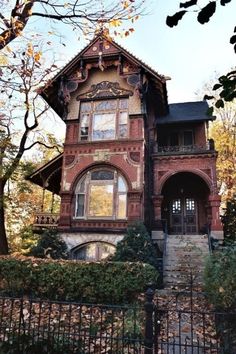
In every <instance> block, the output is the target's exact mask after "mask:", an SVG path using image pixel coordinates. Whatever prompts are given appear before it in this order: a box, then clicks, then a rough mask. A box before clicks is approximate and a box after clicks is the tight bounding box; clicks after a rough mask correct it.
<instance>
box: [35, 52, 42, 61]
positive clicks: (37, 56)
mask: <svg viewBox="0 0 236 354" xmlns="http://www.w3.org/2000/svg"><path fill="white" fill-rule="evenodd" d="M41 57H42V52H36V53H35V54H34V60H35V61H37V62H39V61H40V59H41Z"/></svg>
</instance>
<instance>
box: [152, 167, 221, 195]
mask: <svg viewBox="0 0 236 354" xmlns="http://www.w3.org/2000/svg"><path fill="white" fill-rule="evenodd" d="M179 173H191V174H193V175H197V176H199V177H200V178H201V179H203V180H204V181H205V183H206V184H207V186H208V188H209V190H210V191H211V192H212V191H213V190H214V185H213V182H212V180H211V178H210V177H209V176H208V175H207V174H206V173H205V172H203V171H201V170H198V169H191V170H189V169H179V170H177V171H174V172H173V171H169V172H166V173H165V174H164V175H163V176H161V178H160V180H159V182H158V187H157V193H156V194H158V195H161V194H162V189H163V187H164V185H165V183H166V182H167V180H169V178H171V177H172V176H174V175H177V174H179Z"/></svg>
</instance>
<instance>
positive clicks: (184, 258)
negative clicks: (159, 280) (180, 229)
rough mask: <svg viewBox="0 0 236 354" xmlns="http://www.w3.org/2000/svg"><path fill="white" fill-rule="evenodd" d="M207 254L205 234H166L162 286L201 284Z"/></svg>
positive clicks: (179, 287) (169, 287)
mask: <svg viewBox="0 0 236 354" xmlns="http://www.w3.org/2000/svg"><path fill="white" fill-rule="evenodd" d="M208 254H209V247H208V237H207V235H168V236H167V244H166V255H165V257H164V259H163V281H164V288H167V289H183V288H186V287H189V286H190V282H191V274H192V279H193V286H194V287H195V286H200V285H201V284H202V276H203V267H204V260H205V258H206V256H207V255H208Z"/></svg>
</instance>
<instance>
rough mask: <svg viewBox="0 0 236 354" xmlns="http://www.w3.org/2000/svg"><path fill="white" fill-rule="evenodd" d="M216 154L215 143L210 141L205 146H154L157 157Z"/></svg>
mask: <svg viewBox="0 0 236 354" xmlns="http://www.w3.org/2000/svg"><path fill="white" fill-rule="evenodd" d="M209 152H215V146H214V141H212V139H211V141H208V143H206V144H204V145H176V146H158V144H155V145H154V146H153V153H154V154H156V155H161V156H164V155H189V154H202V153H209Z"/></svg>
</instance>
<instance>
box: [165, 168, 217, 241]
mask: <svg viewBox="0 0 236 354" xmlns="http://www.w3.org/2000/svg"><path fill="white" fill-rule="evenodd" d="M164 181H165V182H164ZM211 187H212V184H211V183H210V181H209V180H207V179H206V178H204V179H203V177H202V176H200V175H199V173H198V174H196V173H194V171H191V172H188V171H178V172H176V173H169V178H165V180H164V179H163V183H162V187H161V195H162V205H161V217H162V219H165V220H167V225H168V233H172V234H198V233H206V232H207V228H208V225H209V223H210V220H211V208H210V206H209V196H210V194H211Z"/></svg>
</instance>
